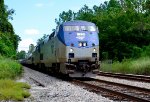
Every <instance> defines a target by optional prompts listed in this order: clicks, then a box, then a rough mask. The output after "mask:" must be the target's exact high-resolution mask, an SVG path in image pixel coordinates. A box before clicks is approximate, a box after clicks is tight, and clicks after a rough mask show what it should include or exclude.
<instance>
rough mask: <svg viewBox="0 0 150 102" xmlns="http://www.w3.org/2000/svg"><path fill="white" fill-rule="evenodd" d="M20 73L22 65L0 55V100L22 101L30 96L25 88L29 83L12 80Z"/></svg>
mask: <svg viewBox="0 0 150 102" xmlns="http://www.w3.org/2000/svg"><path fill="white" fill-rule="evenodd" d="M21 73H22V66H21V65H20V64H19V63H18V62H17V61H14V60H12V59H9V58H5V57H2V56H0V101H1V100H16V101H22V100H23V99H24V98H26V97H29V96H30V93H29V92H28V91H27V90H26V89H29V88H30V86H29V85H27V84H26V83H21V82H15V81H14V80H15V79H16V78H17V77H18V76H20V75H21Z"/></svg>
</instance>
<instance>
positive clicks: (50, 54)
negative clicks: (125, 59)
mask: <svg viewBox="0 0 150 102" xmlns="http://www.w3.org/2000/svg"><path fill="white" fill-rule="evenodd" d="M31 62H32V65H34V66H36V68H41V69H45V70H47V71H51V72H56V73H63V74H66V75H69V76H71V77H83V76H84V77H86V76H91V75H92V74H96V73H98V68H99V37H98V29H97V27H96V25H95V24H94V23H91V22H87V21H78V20H75V21H68V22H65V23H63V24H61V25H60V26H59V27H57V28H56V31H55V32H53V33H52V34H51V35H50V36H49V37H47V38H46V39H45V40H44V41H43V42H42V43H40V44H39V45H37V46H36V49H35V51H34V52H33V54H32V58H31Z"/></svg>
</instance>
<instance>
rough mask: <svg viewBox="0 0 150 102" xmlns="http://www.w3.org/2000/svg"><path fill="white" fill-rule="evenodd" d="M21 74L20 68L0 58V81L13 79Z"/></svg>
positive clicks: (6, 59)
mask: <svg viewBox="0 0 150 102" xmlns="http://www.w3.org/2000/svg"><path fill="white" fill-rule="evenodd" d="M21 72H22V66H21V65H20V64H19V63H18V62H17V61H14V60H11V59H8V58H5V57H2V56H0V79H15V78H16V77H17V76H19V75H20V74H21Z"/></svg>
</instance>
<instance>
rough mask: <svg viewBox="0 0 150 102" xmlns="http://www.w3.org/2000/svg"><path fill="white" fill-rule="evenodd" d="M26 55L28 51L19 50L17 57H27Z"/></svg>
mask: <svg viewBox="0 0 150 102" xmlns="http://www.w3.org/2000/svg"><path fill="white" fill-rule="evenodd" d="M25 56H26V52H25V51H23V50H22V51H20V52H17V59H25Z"/></svg>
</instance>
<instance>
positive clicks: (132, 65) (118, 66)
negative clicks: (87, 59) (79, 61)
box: [100, 57, 150, 75]
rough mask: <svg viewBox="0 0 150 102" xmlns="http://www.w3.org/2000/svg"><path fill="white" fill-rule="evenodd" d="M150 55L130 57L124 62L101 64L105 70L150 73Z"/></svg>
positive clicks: (125, 72)
mask: <svg viewBox="0 0 150 102" xmlns="http://www.w3.org/2000/svg"><path fill="white" fill-rule="evenodd" d="M149 62H150V57H141V58H139V59H136V60H135V59H134V60H133V59H128V60H123V61H122V62H114V63H112V64H108V63H104V62H102V64H101V69H100V70H102V71H104V72H114V73H124V74H140V75H150V63H149Z"/></svg>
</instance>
